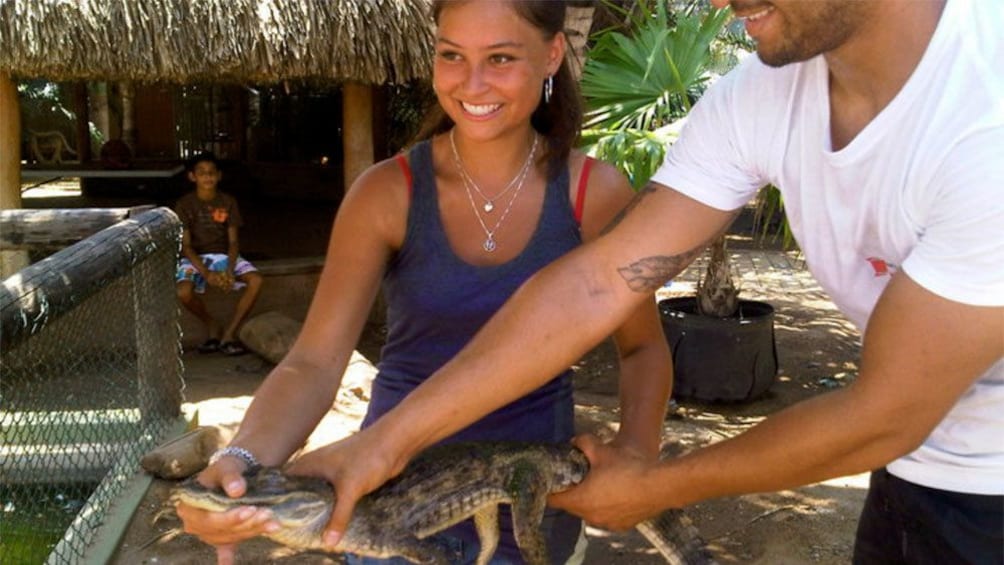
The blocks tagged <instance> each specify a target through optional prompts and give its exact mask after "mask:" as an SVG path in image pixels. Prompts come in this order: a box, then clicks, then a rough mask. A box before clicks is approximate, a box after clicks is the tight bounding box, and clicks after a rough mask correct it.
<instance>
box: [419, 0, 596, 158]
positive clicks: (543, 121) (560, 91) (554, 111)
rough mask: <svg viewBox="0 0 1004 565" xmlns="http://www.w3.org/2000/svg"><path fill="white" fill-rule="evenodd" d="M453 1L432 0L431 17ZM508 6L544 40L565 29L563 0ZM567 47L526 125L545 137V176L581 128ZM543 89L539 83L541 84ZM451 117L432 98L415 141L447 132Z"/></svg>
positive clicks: (526, 0)
mask: <svg viewBox="0 0 1004 565" xmlns="http://www.w3.org/2000/svg"><path fill="white" fill-rule="evenodd" d="M456 3H457V0H433V2H432V19H433V20H435V21H436V23H439V16H440V14H442V12H443V9H444V8H446V7H448V6H450V5H452V4H456ZM509 5H510V6H512V9H513V10H515V11H516V13H517V14H519V16H520V17H521V18H523V19H524V20H526V21H527V22H529V23H530V24H531V25H532V26H533V27H535V28H537V29H538V30H540V31H541V33H543V34H544V36H545V37H546V38H548V39H550V38H552V37H554V35H555V34H558V33H564V32H565V1H564V0H509ZM570 56H571V46H570V45H569V46H568V47H567V49H566V51H565V59H564V60H563V61H562V62H561V66H560V67H558V72H556V73H554V89H553V91H552V93H551V101H550V102H549V103H545V102H544V98H543V96H542V97H541V99H540V104H539V105H538V106H537V109H536V110H534V111H533V114H532V115H531V116H530V124H531V125H533V128H534V129H535V130H537V131H538V132H540V133H541V134H542V135H543V136H544V137H545V139H546V140H547V149H546V152H545V153H544V158H545V159H547V176H548V178H554V177H556V176H557V175H558V173H559V172H560V171H561V168H562V167H563V166H564V164H565V163H566V162H567V161H568V154H569V152H571V150H572V147H573V146H574V145H575V143H576V141H577V140H578V138H579V131H580V129H581V128H582V98H581V95H580V93H579V83H578V82H576V80H575V77H574V76H573V75H572V69H571V68H570V66H569V57H570ZM540 87H541V90H542V91H543V84H541V86H540ZM452 127H453V120H452V119H450V117H449V116H448V115H447V114H446V112H444V111H443V108H442V107H441V106H440V105H439V102H438V101H436V102H434V103H433V104H432V106H431V108H429V111H428V113H427V116H426V119H425V121H424V123H423V125H422V128H421V130H420V131H419V133H418V135H417V136H416V138H415V139H416V140H417V141H420V140H423V139H429V138H431V137H432V136H434V135H436V134H440V133H444V132H446V131H449V129H450V128H452Z"/></svg>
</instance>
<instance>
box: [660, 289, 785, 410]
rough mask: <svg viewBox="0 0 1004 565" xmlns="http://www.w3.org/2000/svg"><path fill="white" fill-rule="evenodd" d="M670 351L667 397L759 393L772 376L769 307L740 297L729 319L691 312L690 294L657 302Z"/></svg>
mask: <svg viewBox="0 0 1004 565" xmlns="http://www.w3.org/2000/svg"><path fill="white" fill-rule="evenodd" d="M659 312H660V314H661V316H662V327H663V329H664V330H665V332H666V340H667V341H668V342H669V347H670V350H671V351H672V352H673V374H674V384H673V396H675V397H677V398H693V399H696V400H704V401H712V402H714V401H744V400H750V399H753V398H756V397H757V396H759V395H761V394H763V393H764V392H766V391H767V389H768V388H770V386H771V385H772V384H773V383H774V380H775V377H776V376H777V347H776V344H775V342H774V308H773V307H772V306H771V305H770V304H767V303H764V302H756V301H753V300H740V301H739V313H738V314H737V315H736V316H735V317H732V318H714V317H710V316H702V315H700V314H698V313H697V303H696V298H694V297H682V298H668V299H665V300H660V301H659Z"/></svg>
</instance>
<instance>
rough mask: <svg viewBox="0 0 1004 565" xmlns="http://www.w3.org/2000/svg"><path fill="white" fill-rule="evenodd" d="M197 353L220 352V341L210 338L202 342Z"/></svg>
mask: <svg viewBox="0 0 1004 565" xmlns="http://www.w3.org/2000/svg"><path fill="white" fill-rule="evenodd" d="M198 349H199V353H216V352H217V351H219V350H220V340H218V339H216V338H210V339H207V340H206V341H204V342H202V345H200V346H199V348H198Z"/></svg>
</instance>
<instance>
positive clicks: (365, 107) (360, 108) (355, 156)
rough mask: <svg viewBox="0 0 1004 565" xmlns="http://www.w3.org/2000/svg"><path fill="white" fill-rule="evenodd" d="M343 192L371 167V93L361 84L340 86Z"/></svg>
mask: <svg viewBox="0 0 1004 565" xmlns="http://www.w3.org/2000/svg"><path fill="white" fill-rule="evenodd" d="M342 127H343V128H344V129H343V132H344V133H343V135H342V144H343V147H344V153H343V156H344V163H345V177H344V178H345V190H348V188H349V187H350V186H352V183H353V182H354V181H355V180H356V177H358V176H359V175H360V174H361V173H362V172H363V171H365V170H366V168H367V167H369V166H370V165H372V164H373V92H372V87H370V86H369V85H365V84H359V83H354V82H347V83H345V84H343V85H342Z"/></svg>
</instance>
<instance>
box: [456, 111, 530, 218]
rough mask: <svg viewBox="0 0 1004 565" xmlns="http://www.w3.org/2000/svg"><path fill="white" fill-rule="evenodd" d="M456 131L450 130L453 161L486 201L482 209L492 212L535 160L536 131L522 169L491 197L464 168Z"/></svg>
mask: <svg viewBox="0 0 1004 565" xmlns="http://www.w3.org/2000/svg"><path fill="white" fill-rule="evenodd" d="M455 131H456V128H454V129H451V130H450V148H451V149H453V162H454V163H456V165H457V171H459V172H460V176H461V178H463V180H464V181H465V182H467V183H470V185H471V188H473V189H474V192H477V193H478V196H480V197H481V199H482V200H484V201H485V203H484V205H483V206H482V209H483V210H484V211H485V213H486V214H491V213H492V210H494V209H495V201H496V200H498V199H499V198H502V197H503V196H505V194H506V193H507V192H509V191H510V190H512V188H513V187H514V186H516V181H517V180H519V179H520V177H522V176H523V175H525V174H526V171H527V170H529V168H530V164H531V162H532V161H533V155H534V152H536V150H537V134H536V133H534V134H533V146H532V147H530V153H529V154H528V155H527V156H526V162H524V163H523V166H522V167H521V168H520V170H518V171H516V176H514V177H513V178H512V180H511V181H509V184H507V185H506V187H505V188H503V189H502V190H500V191H499V192H498V194H496V195H495V196H492V197H490V198H489V197H488V196H487V195H485V193H484V192H483V191H482V190H481V187H480V186H478V183H476V182H474V178H473V177H471V175H470V174H468V172H467V169H465V168H464V163H463V161H462V160H461V159H460V153H459V152H457V143H456V142H455V141H454V140H453V132H455Z"/></svg>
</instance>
